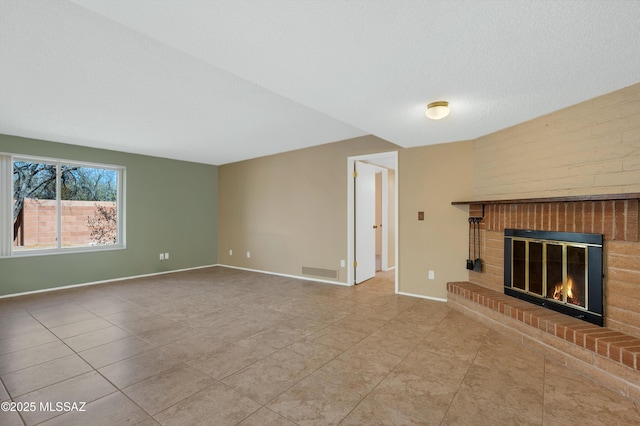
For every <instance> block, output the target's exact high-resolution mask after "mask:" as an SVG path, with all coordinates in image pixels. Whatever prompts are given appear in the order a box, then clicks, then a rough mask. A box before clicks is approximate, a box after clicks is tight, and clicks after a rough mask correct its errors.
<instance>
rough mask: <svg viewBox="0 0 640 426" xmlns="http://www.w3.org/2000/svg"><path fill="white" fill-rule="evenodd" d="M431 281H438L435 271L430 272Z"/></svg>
mask: <svg viewBox="0 0 640 426" xmlns="http://www.w3.org/2000/svg"><path fill="white" fill-rule="evenodd" d="M429 279H430V280H435V279H436V274H435V272H433V271H429Z"/></svg>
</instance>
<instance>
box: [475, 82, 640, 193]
mask: <svg viewBox="0 0 640 426" xmlns="http://www.w3.org/2000/svg"><path fill="white" fill-rule="evenodd" d="M631 192H640V84H635V85H633V86H629V87H627V88H624V89H621V90H618V91H615V92H612V93H609V94H607V95H604V96H600V97H598V98H595V99H592V100H589V101H586V102H583V103H580V104H578V105H575V106H571V107H569V108H565V109H563V110H560V111H557V112H554V113H552V114H549V115H545V116H543V117H539V118H536V119H534V120H531V121H528V122H526V123H522V124H518V125H517V126H514V127H510V128H508V129H504V130H501V131H499V132H496V133H493V134H490V135H486V136H483V137H481V138H478V139H477V140H476V141H475V143H474V197H475V199H477V200H487V199H505V198H535V197H553V196H566V195H593V194H617V193H631Z"/></svg>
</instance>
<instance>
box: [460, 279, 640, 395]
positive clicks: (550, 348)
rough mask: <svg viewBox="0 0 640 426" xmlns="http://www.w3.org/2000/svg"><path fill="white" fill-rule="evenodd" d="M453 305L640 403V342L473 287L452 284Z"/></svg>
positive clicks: (613, 331) (467, 284)
mask: <svg viewBox="0 0 640 426" xmlns="http://www.w3.org/2000/svg"><path fill="white" fill-rule="evenodd" d="M447 296H448V304H449V305H450V306H451V307H452V308H453V309H455V310H457V311H459V312H461V313H463V314H465V315H467V316H470V317H473V318H475V319H476V320H478V321H480V322H482V323H483V324H485V325H487V326H489V327H490V328H493V329H496V330H497V331H499V332H501V333H503V334H507V335H510V336H512V337H514V338H516V339H518V340H520V341H521V342H522V343H523V344H525V345H526V346H529V347H532V348H534V349H536V350H541V351H543V352H544V353H545V354H548V355H549V356H551V357H554V358H556V359H558V360H560V361H562V362H564V363H565V365H567V367H569V368H573V369H576V370H577V371H579V372H581V373H582V374H584V375H585V376H587V377H589V378H591V379H592V380H594V381H596V382H599V383H601V384H602V385H604V386H607V387H609V388H611V389H613V390H615V391H617V392H620V393H622V394H623V395H625V396H626V397H627V398H630V399H632V400H634V401H637V402H640V339H638V338H636V337H633V336H630V335H627V334H624V333H621V332H619V331H616V330H612V329H609V328H606V327H598V326H595V325H593V324H589V323H586V322H584V321H582V320H579V319H576V318H572V317H569V316H567V315H563V314H560V313H557V312H555V311H552V310H550V309H546V308H543V307H540V306H536V305H533V304H531V303H528V302H525V301H522V300H519V299H516V298H513V297H511V296H508V295H505V294H503V293H499V292H497V291H494V290H491V289H488V288H486V287H482V286H479V285H476V284H472V283H470V282H451V283H448V284H447Z"/></svg>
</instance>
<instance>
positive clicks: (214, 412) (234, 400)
mask: <svg viewBox="0 0 640 426" xmlns="http://www.w3.org/2000/svg"><path fill="white" fill-rule="evenodd" d="M259 408H260V404H258V403H257V402H255V401H253V400H251V399H249V398H247V397H245V396H242V395H241V394H240V393H238V392H237V391H235V390H233V389H231V388H230V387H228V386H226V385H224V384H222V383H215V384H213V385H212V386H210V387H208V388H206V389H204V390H201V391H200V392H198V393H196V394H194V395H191V396H190V397H188V398H187V399H185V400H183V401H181V402H179V403H178V404H176V405H174V406H172V407H170V408H167V409H166V410H164V411H162V412H160V413H158V414H156V415H155V416H154V417H155V419H156V420H157V421H158V422H160V423H161V424H162V425H164V426H171V425H176V426H183V425H190V426H197V425H203V426H209V425H216V426H227V425H229V426H231V425H235V424H237V423H239V422H240V421H242V420H244V419H245V418H247V417H249V415H251V414H252V413H254V412H255V411H257V410H258V409H259Z"/></svg>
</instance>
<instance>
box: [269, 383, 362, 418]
mask: <svg viewBox="0 0 640 426" xmlns="http://www.w3.org/2000/svg"><path fill="white" fill-rule="evenodd" d="M359 401H360V396H359V395H358V394H357V393H355V392H351V391H349V390H348V389H345V388H343V387H341V386H336V385H334V384H332V383H329V382H326V381H324V380H322V379H319V378H317V377H314V376H308V377H307V378H305V379H303V380H301V381H300V382H298V383H297V384H295V385H294V386H293V387H291V388H290V389H289V390H287V391H286V392H284V393H282V394H280V396H278V397H277V398H276V399H275V400H273V401H272V402H270V403H269V404H268V405H267V407H268V408H270V409H271V410H273V411H275V412H276V413H278V414H280V415H282V416H284V417H286V418H288V419H289V420H292V421H293V422H295V423H297V424H299V425H305V426H311V425H318V426H320V425H323V426H324V425H335V424H338V423H339V422H340V421H341V420H342V419H343V418H344V417H345V416H346V415H347V414H349V412H350V411H351V410H352V409H353V408H354V407H355V406H356V405H357V404H358V402H359Z"/></svg>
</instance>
